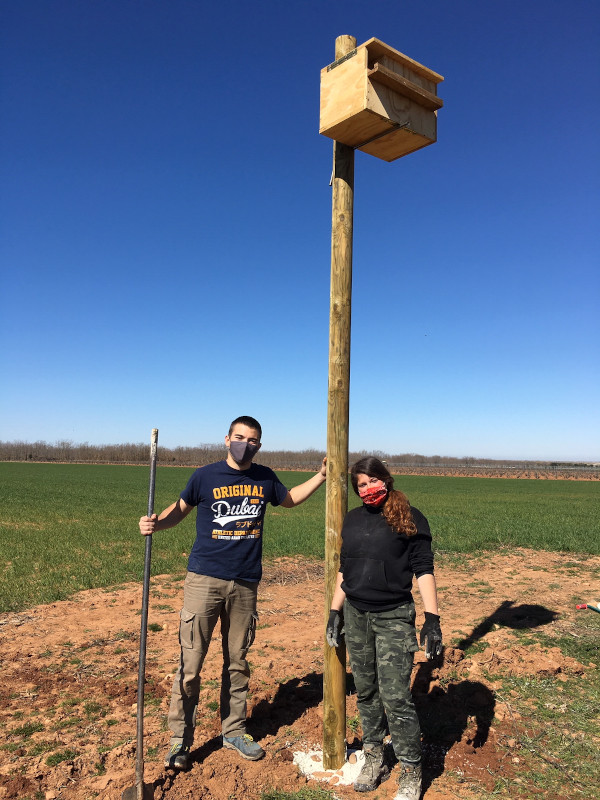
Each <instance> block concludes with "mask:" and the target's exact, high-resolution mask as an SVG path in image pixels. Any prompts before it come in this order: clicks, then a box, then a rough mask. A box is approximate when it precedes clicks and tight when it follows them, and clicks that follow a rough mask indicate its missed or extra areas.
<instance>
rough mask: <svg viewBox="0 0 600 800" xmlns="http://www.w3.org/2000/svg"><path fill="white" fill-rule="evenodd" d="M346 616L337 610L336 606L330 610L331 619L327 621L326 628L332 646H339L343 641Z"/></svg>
mask: <svg viewBox="0 0 600 800" xmlns="http://www.w3.org/2000/svg"><path fill="white" fill-rule="evenodd" d="M343 626H344V618H343V617H342V612H341V611H336V610H335V609H334V608H332V609H331V611H330V612H329V619H328V621H327V628H326V629H325V638H326V639H327V644H328V645H329V646H330V647H339V646H340V643H341V641H342V634H343V632H344V627H343Z"/></svg>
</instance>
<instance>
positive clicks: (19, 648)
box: [0, 550, 600, 800]
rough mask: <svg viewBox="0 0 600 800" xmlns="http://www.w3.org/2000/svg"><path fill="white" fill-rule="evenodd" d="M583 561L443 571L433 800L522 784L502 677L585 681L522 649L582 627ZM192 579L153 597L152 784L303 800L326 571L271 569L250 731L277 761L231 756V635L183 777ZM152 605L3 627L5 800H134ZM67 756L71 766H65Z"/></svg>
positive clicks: (166, 790) (387, 792)
mask: <svg viewBox="0 0 600 800" xmlns="http://www.w3.org/2000/svg"><path fill="white" fill-rule="evenodd" d="M573 561H574V559H572V558H570V559H569V562H570V563H568V562H566V561H565V558H564V557H563V556H561V555H560V554H552V553H539V552H535V553H533V552H530V551H525V550H520V551H516V552H515V551H513V552H511V553H510V554H508V555H507V554H497V555H494V556H486V557H485V558H483V557H482V558H478V559H471V560H470V561H469V562H468V563H467V562H466V561H465V562H460V563H457V565H456V566H452V565H440V566H438V568H437V579H438V585H439V587H440V600H441V608H442V628H443V631H444V636H445V642H446V644H447V646H446V650H445V655H444V660H443V663H440V664H437V665H433V666H432V665H431V664H428V663H427V662H426V661H425V659H424V656H423V654H422V653H419V654H418V655H417V661H416V664H415V669H414V684H413V690H414V694H415V699H416V703H417V706H418V709H419V713H420V715H421V718H422V720H423V723H424V730H426V729H427V726H428V725H431V724H435V725H436V726H438V727H437V728H436V730H437V731H438V736H437V737H436V738H437V741H436V744H435V745H434V744H432V743H431V742H429V741H428V740H427V736H425V740H424V741H425V772H426V786H427V789H426V792H425V794H424V798H425V800H447V799H449V798H456V797H469V796H470V790H469V786H473V785H475V786H480V787H484V788H486V789H488V790H490V789H492V787H493V786H494V781H495V776H498V775H503V776H504V777H506V776H511V775H512V776H514V775H515V770H518V765H515V763H514V760H513V759H512V758H511V757H510V741H511V737H513V736H514V734H515V724H518V715H515V713H514V709H512V708H511V706H510V703H509V701H507V700H506V699H501V698H500V697H499V696H497V694H496V690H497V689H498V688H499V687H498V686H494V685H493V684H492V683H491V682H490V681H489V680H487V679H486V675H488V673H489V672H492V673H496V674H498V673H513V674H522V675H537V676H540V675H556V676H559V677H560V676H561V675H569V674H584V672H585V668H584V667H583V666H582V665H581V664H579V663H578V662H576V661H574V660H573V659H570V658H568V657H566V656H564V655H563V654H562V653H561V652H560V650H558V648H547V649H542V648H540V647H538V646H534V647H531V646H530V647H523V646H522V645H519V643H518V640H517V639H516V638H515V635H514V631H515V630H519V629H523V628H536V627H540V626H543V630H544V632H545V633H547V634H549V635H552V633H553V632H555V633H563V632H564V631H565V630H568V629H569V627H570V626H571V624H572V619H573V617H574V615H575V614H577V613H581V612H577V611H576V610H575V607H574V601H573V597H574V595H575V593H576V592H578V593H580V595H581V598H582V599H583V600H585V599H589V596H591V594H593V590H594V582H593V572H594V570H596V571H597V570H598V569H599V568H600V558H589V559H583V560H581V563H579V564H576V565H575V566H574V565H573ZM181 579H182V576H181V577H177V578H173V577H170V576H158V577H154V578H153V579H152V585H151V599H150V618H149V622H150V627H151V630H150V631H149V637H148V660H147V686H146V720H145V747H146V748H147V749H148V751H149V754H148V757H147V760H146V780H147V781H148V782H154V783H155V787H156V789H155V797H156V799H157V800H192V798H194V800H197V798H200V797H202V798H203V800H232V799H233V798H236V800H237V798H240V800H241V799H242V798H244V800H258V798H259V797H260V794H261V792H263V791H266V790H269V789H273V788H277V789H280V790H288V791H297V790H298V789H299V788H301V787H302V786H303V785H305V784H306V779H305V778H304V777H303V776H302V775H300V774H299V772H298V769H297V767H296V766H295V765H294V764H293V763H292V759H293V753H294V752H295V751H299V750H305V749H311V748H320V747H321V742H322V672H323V655H322V639H323V619H324V609H323V568H322V565H321V564H315V563H314V562H307V561H301V560H295V559H280V560H278V561H276V562H274V563H273V564H269V565H266V567H265V577H264V580H263V582H262V584H261V588H260V591H259V612H260V623H259V630H258V634H257V638H256V642H255V644H254V646H253V648H252V650H251V652H250V662H251V664H252V676H251V692H250V697H249V716H250V722H249V729H250V732H251V733H252V734H253V735H254V736H255V738H257V739H260V740H261V743H262V744H263V746H264V747H265V749H266V751H267V756H266V758H265V759H263V760H262V761H260V762H257V763H252V762H246V761H242V760H241V759H239V758H238V757H237V756H236V754H235V753H232V752H231V751H228V750H223V749H222V748H221V747H220V739H219V729H220V726H219V719H218V693H219V688H218V682H219V679H220V661H221V658H220V643H219V637H218V631H217V632H215V640H214V642H213V644H212V647H211V651H210V653H209V656H208V658H207V662H206V664H205V668H204V672H203V689H202V693H201V700H200V713H199V723H198V728H197V737H196V742H195V750H194V752H193V759H194V760H193V766H192V768H191V770H190V771H189V772H187V773H184V774H176V775H173V774H172V773H169V772H167V771H165V770H164V768H163V766H162V759H163V755H164V750H165V748H166V745H167V743H168V736H169V734H168V732H167V731H166V730H165V724H164V723H165V714H166V710H167V706H168V699H169V694H170V686H171V682H172V676H173V673H174V671H175V668H176V664H177V659H178V645H177V627H178V611H179V607H180V604H181V599H182V583H181ZM416 599H417V602H418V598H416ZM140 606H141V588H140V587H139V586H138V585H133V584H132V585H126V586H122V587H118V588H114V589H109V590H95V591H87V592H82V593H80V594H78V595H77V596H76V597H74V598H73V599H72V600H68V601H64V602H60V603H53V604H51V605H48V606H38V607H36V608H33V609H31V610H29V611H28V612H26V613H21V614H9V615H7V616H5V617H2V618H0V634H1V637H2V638H1V643H0V668H1V670H2V682H1V686H0V731H1V732H2V734H3V740H4V742H5V744H4V746H3V747H2V748H0V800H16V799H17V798H18V800H23V798H25V797H30V798H31V799H32V800H33V799H34V798H37V797H45V798H46V800H59V799H60V800H88V799H91V798H94V797H97V798H99V800H120V798H121V793H122V791H123V789H124V788H125V787H126V786H129V785H131V784H132V783H133V781H134V769H135V736H136V727H135V700H136V687H137V647H138V645H137V640H138V635H139V608H140ZM588 613H589V612H588ZM421 620H422V615H421V613H420V612H419V616H418V622H420V621H421ZM152 628H154V629H155V630H152ZM476 643H485V644H486V645H487V647H486V649H484V650H481V651H480V652H473V654H472V655H468V654H467V656H466V657H465V654H464V652H463V651H464V650H465V648H466V647H467V646H468V645H469V644H476ZM476 649H477V648H472V650H473V651H474V650H476ZM349 687H351V681H349ZM347 716H348V719H349V721H350V727H349V728H348V730H347V739H348V742H349V743H354V744H357V743H358V742H359V735H360V729H357V728H356V726H355V723H354V722H353V718H354V717H355V716H356V702H355V697H354V695H352V694H350V695H349V697H348V698H347ZM439 726H442V733H443V736H442V738H443V741H444V744H443V746H442V745H440V739H439V730H440V727H439ZM507 743H508V744H507ZM57 753H58V754H62V756H63V757H64V760H62V761H60V762H59V763H57V764H54V765H51V764H52V757H53V756H54V757H55V758H54V760H55V761H56V760H58V759H57V758H56V754H57ZM49 758H50V759H51V764H50V765H49V764H48V759H49ZM394 777H395V775H394ZM331 788H333V786H332V787H331ZM394 792H395V780H390V781H388V782H387V783H385V784H384V785H383V786H382V787H380V788H379V789H378V790H377V791H376V792H375V793H373V794H372V795H370V797H372V798H373V800H388V798H391V797H392V796H393V794H394ZM38 793H40V794H38ZM335 793H336V795H337V796H338V797H340V798H350V797H356V795H355V793H354V792H353V790H352V788H351V787H346V786H336V787H335Z"/></svg>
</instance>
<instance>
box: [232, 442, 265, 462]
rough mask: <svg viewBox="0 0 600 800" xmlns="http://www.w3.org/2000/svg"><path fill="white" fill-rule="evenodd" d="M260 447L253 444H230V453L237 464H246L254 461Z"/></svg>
mask: <svg viewBox="0 0 600 800" xmlns="http://www.w3.org/2000/svg"><path fill="white" fill-rule="evenodd" d="M258 448H259V445H257V444H251V443H250V442H238V441H230V442H229V452H230V453H231V457H232V458H233V460H234V461H235V463H236V464H245V463H246V462H247V461H252V459H253V458H254V456H255V455H256V453H257V452H258Z"/></svg>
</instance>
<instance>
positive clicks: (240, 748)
mask: <svg viewBox="0 0 600 800" xmlns="http://www.w3.org/2000/svg"><path fill="white" fill-rule="evenodd" d="M223 747H228V748H229V749H230V750H237V752H238V753H239V754H240V755H241V757H242V758H247V759H248V760H249V761H258V760H259V758H262V757H263V756H264V755H265V751H264V750H263V749H262V747H261V746H260V745H259V744H258V742H255V741H254V739H253V738H252V737H251V736H250V734H249V733H244V734H243V735H242V736H223Z"/></svg>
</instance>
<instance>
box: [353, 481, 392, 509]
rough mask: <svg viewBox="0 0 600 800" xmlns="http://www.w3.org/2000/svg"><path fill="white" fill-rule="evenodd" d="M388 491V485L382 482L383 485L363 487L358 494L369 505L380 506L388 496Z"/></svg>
mask: <svg viewBox="0 0 600 800" xmlns="http://www.w3.org/2000/svg"><path fill="white" fill-rule="evenodd" d="M387 493H388V490H387V488H386V485H385V483H382V484H381V486H370V487H369V488H368V489H363V490H362V491H360V492H359V493H358V496H359V497H360V499H361V500H362V501H363V503H365V505H367V506H380V505H382V503H383V501H384V500H385V498H386V497H387Z"/></svg>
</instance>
